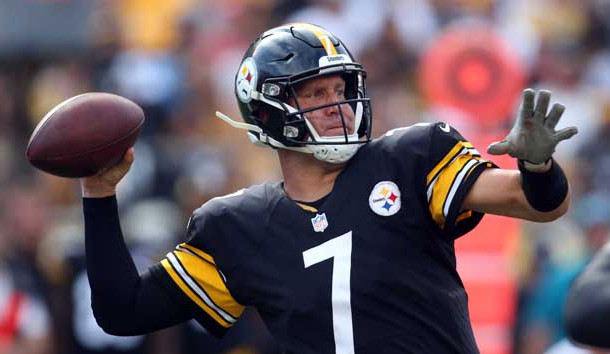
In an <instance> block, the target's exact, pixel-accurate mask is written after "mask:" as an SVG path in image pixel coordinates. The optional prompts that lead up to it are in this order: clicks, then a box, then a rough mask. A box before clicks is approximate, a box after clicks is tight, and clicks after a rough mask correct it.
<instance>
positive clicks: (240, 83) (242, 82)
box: [235, 58, 258, 103]
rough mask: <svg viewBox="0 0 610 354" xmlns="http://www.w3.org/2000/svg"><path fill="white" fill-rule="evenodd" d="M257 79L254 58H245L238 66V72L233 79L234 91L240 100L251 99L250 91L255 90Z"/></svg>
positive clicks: (248, 100) (245, 101) (247, 100)
mask: <svg viewBox="0 0 610 354" xmlns="http://www.w3.org/2000/svg"><path fill="white" fill-rule="evenodd" d="M257 79H258V75H257V71H256V63H255V62H254V59H252V58H246V60H244V61H243V63H242V64H241V66H240V67H239V72H238V73H237V77H236V79H235V92H236V93H237V97H239V100H240V101H242V102H243V103H248V102H250V101H251V100H252V91H253V90H256V81H257Z"/></svg>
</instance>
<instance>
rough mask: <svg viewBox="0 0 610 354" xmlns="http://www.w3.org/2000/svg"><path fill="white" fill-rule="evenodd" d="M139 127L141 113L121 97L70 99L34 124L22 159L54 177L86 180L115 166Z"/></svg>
mask: <svg viewBox="0 0 610 354" xmlns="http://www.w3.org/2000/svg"><path fill="white" fill-rule="evenodd" d="M143 125H144V112H143V111H142V108H140V107H139V106H138V105H137V104H136V103H134V102H132V101H130V100H129V99H127V98H125V97H121V96H118V95H113V94H110V93H103V92H90V93H85V94H82V95H78V96H74V97H72V98H69V99H67V100H65V101H63V102H62V103H60V104H58V105H57V106H55V107H54V108H53V109H51V110H50V111H49V113H47V114H46V115H45V116H44V118H42V120H41V121H40V122H39V123H38V125H37V126H36V128H35V129H34V131H33V132H32V136H31V137H30V141H29V142H28V146H27V150H26V157H27V159H28V160H29V162H30V163H31V164H32V165H33V166H34V167H36V168H38V169H40V170H42V171H45V172H47V173H50V174H53V175H56V176H60V177H70V178H78V177H87V176H91V175H94V174H96V173H98V172H99V171H101V170H103V169H105V168H108V167H111V166H112V165H114V164H116V163H117V162H118V161H120V160H121V158H122V157H123V155H124V154H125V152H126V151H127V149H129V148H130V147H131V146H133V145H134V144H135V142H136V139H137V138H138V135H139V134H140V131H141V130H142V126H143Z"/></svg>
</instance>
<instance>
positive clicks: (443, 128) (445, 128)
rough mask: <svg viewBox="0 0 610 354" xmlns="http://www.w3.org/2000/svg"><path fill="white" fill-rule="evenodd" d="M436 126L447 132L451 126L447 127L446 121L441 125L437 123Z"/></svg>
mask: <svg viewBox="0 0 610 354" xmlns="http://www.w3.org/2000/svg"><path fill="white" fill-rule="evenodd" d="M438 127H439V128H441V130H442V131H444V132H445V133H449V131H450V130H451V128H450V127H449V124H447V123H443V124H442V125H439V126H438Z"/></svg>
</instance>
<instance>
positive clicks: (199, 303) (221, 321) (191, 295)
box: [161, 259, 232, 328]
mask: <svg viewBox="0 0 610 354" xmlns="http://www.w3.org/2000/svg"><path fill="white" fill-rule="evenodd" d="M161 265H162V266H163V268H164V269H165V271H166V272H167V274H169V276H170V277H171V278H172V280H173V281H174V283H176V285H177V286H178V287H179V288H180V290H182V292H184V294H185V295H186V296H188V297H189V298H190V299H191V300H192V301H193V302H194V303H195V304H196V305H197V306H199V307H200V308H201V309H202V310H203V311H205V312H206V313H207V314H208V315H209V316H210V317H211V318H212V319H214V321H216V322H217V323H218V324H219V325H220V326H222V327H224V328H229V327H231V325H232V323H230V322H229V321H227V320H225V319H224V318H222V317H221V316H220V315H218V314H217V313H216V312H215V311H214V310H212V309H211V308H210V307H209V306H208V305H207V304H206V303H205V302H204V301H203V300H202V299H201V298H200V297H199V296H197V294H195V292H194V291H193V290H191V288H190V287H189V286H188V285H187V284H186V283H185V281H184V280H183V279H182V277H181V276H180V275H179V274H178V273H177V272H176V271H175V270H174V268H173V267H172V265H171V264H170V262H169V261H168V260H167V259H163V260H162V261H161Z"/></svg>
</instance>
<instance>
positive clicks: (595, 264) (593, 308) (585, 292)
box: [565, 243, 610, 349]
mask: <svg viewBox="0 0 610 354" xmlns="http://www.w3.org/2000/svg"><path fill="white" fill-rule="evenodd" d="M609 310H610V243H608V244H606V245H605V246H604V248H602V249H601V250H600V251H599V252H598V253H597V254H596V255H595V257H593V259H592V260H591V263H589V265H588V266H587V268H585V270H584V271H583V272H582V273H581V274H580V275H579V276H578V277H577V278H576V280H575V281H574V283H573V284H572V287H571V289H570V291H569V293H568V299H567V302H566V309H565V326H566V333H567V335H568V337H569V338H571V339H572V340H573V341H575V342H577V343H581V344H585V345H589V346H593V347H598V348H607V349H610V332H609V330H608V328H610V316H608V311H609Z"/></svg>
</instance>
